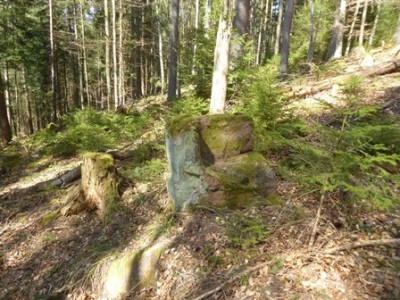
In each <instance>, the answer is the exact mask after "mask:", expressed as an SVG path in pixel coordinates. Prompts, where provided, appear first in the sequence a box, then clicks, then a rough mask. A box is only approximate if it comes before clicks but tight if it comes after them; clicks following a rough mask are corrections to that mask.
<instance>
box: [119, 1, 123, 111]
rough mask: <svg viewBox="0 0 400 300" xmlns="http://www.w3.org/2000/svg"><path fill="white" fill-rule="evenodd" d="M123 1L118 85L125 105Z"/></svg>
mask: <svg viewBox="0 0 400 300" xmlns="http://www.w3.org/2000/svg"><path fill="white" fill-rule="evenodd" d="M122 1H123V0H119V16H118V31H119V36H118V44H119V47H118V48H119V49H118V63H119V65H118V68H119V76H118V77H119V86H118V94H119V104H120V105H125V97H124V55H123V53H124V51H123V46H124V44H123V38H124V35H123V30H122V29H123V28H122V26H123V16H124V12H123V8H122Z"/></svg>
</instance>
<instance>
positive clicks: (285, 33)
mask: <svg viewBox="0 0 400 300" xmlns="http://www.w3.org/2000/svg"><path fill="white" fill-rule="evenodd" d="M293 11H294V0H286V8H285V19H284V20H283V29H282V49H281V64H280V68H279V73H280V74H281V75H286V74H287V73H288V69H289V48H290V32H291V30H292V20H293Z"/></svg>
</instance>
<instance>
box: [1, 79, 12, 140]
mask: <svg viewBox="0 0 400 300" xmlns="http://www.w3.org/2000/svg"><path fill="white" fill-rule="evenodd" d="M4 90H5V86H4V83H3V78H2V75H1V73H0V145H1V146H6V145H7V144H8V143H9V142H11V138H12V136H11V126H10V121H9V119H8V116H7V106H6V97H5V93H4Z"/></svg>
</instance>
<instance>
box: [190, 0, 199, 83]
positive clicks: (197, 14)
mask: <svg viewBox="0 0 400 300" xmlns="http://www.w3.org/2000/svg"><path fill="white" fill-rule="evenodd" d="M199 17H200V0H196V11H195V16H194V30H195V39H194V42H193V61H192V75H195V74H196V73H197V70H196V55H197V36H198V31H199Z"/></svg>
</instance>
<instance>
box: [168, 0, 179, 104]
mask: <svg viewBox="0 0 400 300" xmlns="http://www.w3.org/2000/svg"><path fill="white" fill-rule="evenodd" d="M170 43H171V45H170V47H171V49H170V62H169V76H168V97H167V99H168V101H169V102H172V101H173V100H174V99H176V89H177V80H178V79H177V77H178V45H179V0H172V3H171V35H170Z"/></svg>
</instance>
